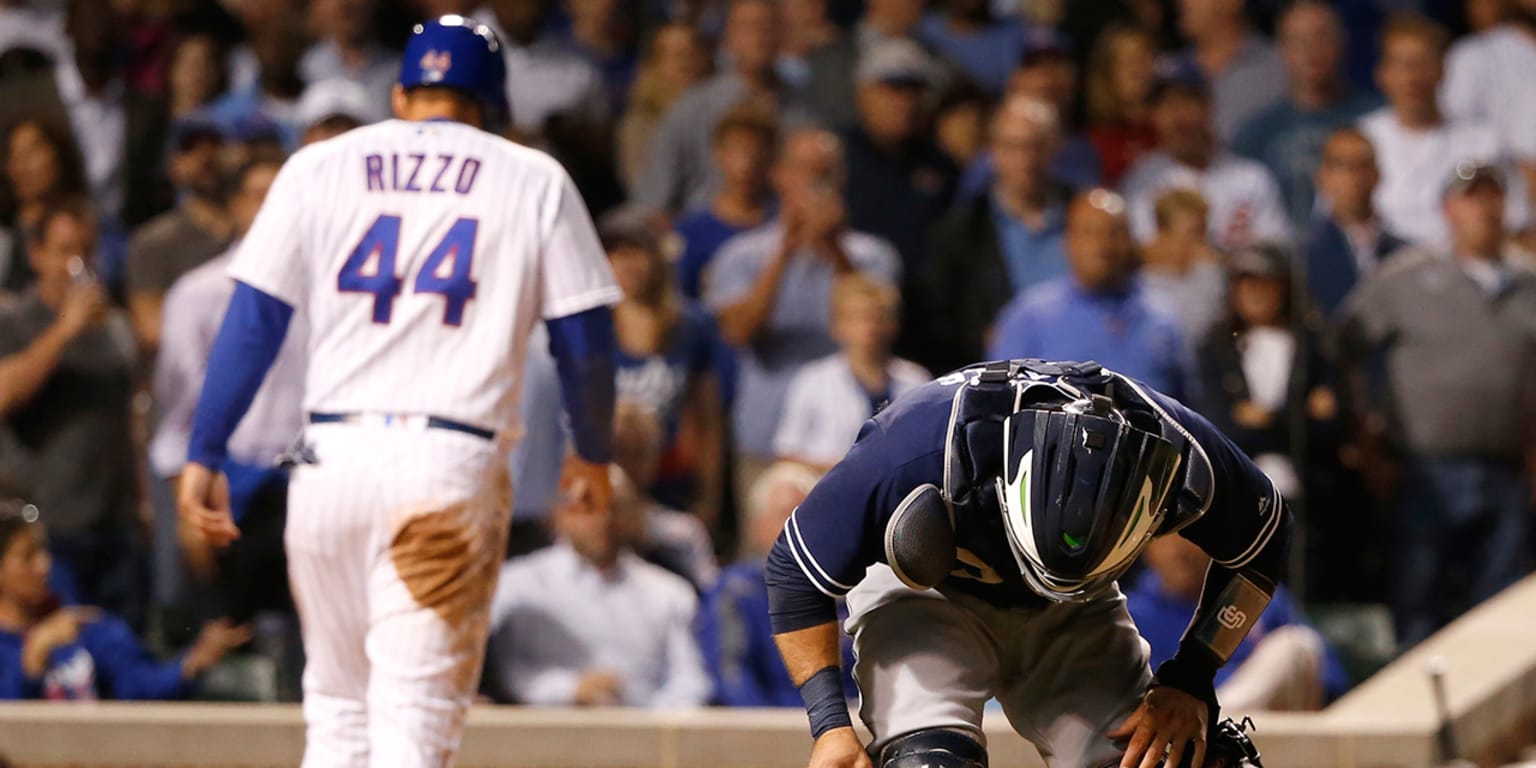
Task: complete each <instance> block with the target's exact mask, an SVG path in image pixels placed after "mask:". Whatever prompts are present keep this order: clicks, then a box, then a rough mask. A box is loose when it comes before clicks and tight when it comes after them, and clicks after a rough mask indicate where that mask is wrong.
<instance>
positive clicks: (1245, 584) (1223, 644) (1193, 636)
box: [1186, 573, 1274, 666]
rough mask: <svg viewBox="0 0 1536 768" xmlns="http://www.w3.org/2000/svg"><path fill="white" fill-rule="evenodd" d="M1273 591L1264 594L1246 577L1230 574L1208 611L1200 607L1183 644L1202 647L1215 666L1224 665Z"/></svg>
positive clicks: (1266, 603) (1256, 618)
mask: <svg viewBox="0 0 1536 768" xmlns="http://www.w3.org/2000/svg"><path fill="white" fill-rule="evenodd" d="M1273 591H1274V588H1273V587H1271V588H1269V589H1268V590H1266V589H1264V587H1262V586H1260V585H1259V584H1258V583H1256V582H1255V581H1254V580H1253V579H1250V578H1249V577H1248V576H1247V575H1246V574H1243V573H1236V574H1233V576H1232V580H1231V581H1229V582H1227V586H1226V587H1225V588H1223V589H1222V590H1221V592H1220V593H1219V594H1217V596H1216V599H1215V601H1214V602H1213V604H1212V605H1211V607H1210V608H1209V609H1206V607H1205V606H1204V605H1201V606H1200V607H1201V608H1202V609H1204V610H1202V611H1201V616H1200V617H1198V618H1196V619H1195V624H1194V626H1193V627H1191V628H1190V632H1189V634H1188V635H1187V636H1186V640H1193V641H1195V642H1197V643H1199V644H1200V645H1202V646H1204V648H1205V650H1207V651H1209V652H1210V654H1211V655H1212V656H1214V657H1216V661H1217V666H1220V665H1222V664H1225V663H1227V660H1228V659H1231V658H1232V654H1233V653H1234V652H1236V651H1237V646H1238V645H1239V644H1240V643H1242V642H1243V638H1245V637H1247V636H1248V631H1249V630H1251V629H1253V625H1254V624H1255V623H1256V622H1257V621H1258V620H1259V616H1260V615H1261V614H1263V613H1264V608H1265V606H1267V605H1269V598H1270V594H1271V593H1272V592H1273Z"/></svg>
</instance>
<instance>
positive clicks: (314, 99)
mask: <svg viewBox="0 0 1536 768" xmlns="http://www.w3.org/2000/svg"><path fill="white" fill-rule="evenodd" d="M380 114H381V113H379V112H378V111H377V109H375V104H374V101H373V100H372V99H371V98H369V96H368V89H366V88H364V87H363V86H361V85H358V84H357V83H354V82H352V81H351V80H342V79H332V80H321V81H320V82H316V83H311V84H310V85H309V87H308V88H305V89H304V96H303V97H301V98H300V99H299V109H298V112H297V114H295V116H294V117H295V122H296V123H297V124H298V126H299V143H300V144H301V145H303V146H308V145H310V144H314V143H315V142H317V141H325V140H326V139H331V138H335V137H337V136H340V135H341V134H343V133H346V132H347V131H350V130H352V129H353V128H357V127H358V126H362V125H367V124H368V123H372V122H374V121H376V120H378V119H379V115H380Z"/></svg>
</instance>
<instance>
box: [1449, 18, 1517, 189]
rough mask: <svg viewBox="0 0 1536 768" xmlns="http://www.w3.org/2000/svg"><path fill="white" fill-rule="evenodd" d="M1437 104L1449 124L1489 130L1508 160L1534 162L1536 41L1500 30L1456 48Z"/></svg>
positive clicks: (1504, 28) (1510, 26) (1509, 28)
mask: <svg viewBox="0 0 1536 768" xmlns="http://www.w3.org/2000/svg"><path fill="white" fill-rule="evenodd" d="M1440 104H1441V106H1442V107H1444V109H1445V113H1446V114H1447V115H1448V116H1450V118H1451V119H1452V120H1458V121H1462V122H1468V123H1482V124H1484V125H1487V126H1489V127H1491V128H1492V129H1493V130H1494V132H1495V133H1497V134H1498V138H1499V141H1500V143H1502V144H1503V146H1504V148H1505V149H1506V150H1508V151H1509V152H1510V153H1511V154H1513V155H1515V156H1516V157H1520V158H1522V159H1525V160H1528V161H1536V38H1533V37H1532V36H1531V35H1528V34H1526V33H1525V32H1522V31H1521V30H1520V29H1519V28H1518V27H1516V26H1515V25H1513V24H1501V25H1499V26H1497V27H1494V28H1492V29H1490V30H1488V31H1486V32H1483V33H1481V34H1478V35H1474V36H1472V37H1469V38H1466V39H1464V40H1462V41H1461V42H1459V43H1457V44H1456V45H1455V46H1454V47H1452V48H1451V52H1450V54H1449V55H1448V56H1447V57H1446V60H1445V80H1444V81H1443V82H1441V84H1440Z"/></svg>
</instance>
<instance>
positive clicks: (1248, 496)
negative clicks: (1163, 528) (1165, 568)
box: [1150, 392, 1286, 578]
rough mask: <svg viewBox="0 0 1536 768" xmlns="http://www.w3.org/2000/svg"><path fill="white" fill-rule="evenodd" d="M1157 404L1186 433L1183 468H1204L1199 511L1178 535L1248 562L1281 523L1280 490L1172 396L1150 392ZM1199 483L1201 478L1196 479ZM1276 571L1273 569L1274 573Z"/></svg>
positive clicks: (1238, 563)
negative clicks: (1187, 464) (1206, 477)
mask: <svg viewBox="0 0 1536 768" xmlns="http://www.w3.org/2000/svg"><path fill="white" fill-rule="evenodd" d="M1150 394H1151V396H1152V398H1153V399H1154V400H1155V401H1156V403H1157V405H1158V407H1160V408H1162V409H1163V410H1164V412H1165V413H1166V414H1167V415H1168V416H1169V417H1170V418H1171V419H1172V420H1173V422H1174V423H1175V424H1176V425H1177V426H1178V428H1179V429H1181V430H1183V431H1184V432H1185V433H1186V436H1187V438H1188V439H1189V441H1190V443H1191V447H1190V450H1189V452H1188V454H1187V455H1186V457H1185V460H1186V461H1188V462H1190V463H1191V465H1192V466H1190V467H1188V468H1187V470H1186V471H1187V473H1192V474H1194V475H1196V476H1198V475H1200V474H1202V473H1204V472H1208V473H1209V482H1208V484H1204V485H1205V486H1206V490H1205V494H1204V495H1205V498H1204V499H1202V500H1200V501H1199V502H1198V503H1200V504H1202V506H1203V508H1204V514H1202V515H1200V517H1199V518H1198V519H1196V520H1195V521H1194V522H1192V523H1190V524H1189V525H1188V526H1187V527H1185V528H1183V529H1182V530H1181V531H1180V533H1181V534H1182V535H1183V536H1184V538H1186V539H1189V540H1190V541H1192V542H1194V543H1195V544H1197V545H1199V546H1200V548H1201V549H1203V550H1205V553H1206V554H1208V555H1210V556H1211V559H1212V560H1214V561H1215V562H1216V564H1217V565H1220V566H1222V567H1225V568H1230V569H1233V570H1236V569H1240V568H1244V567H1246V566H1248V565H1249V564H1251V563H1252V562H1253V561H1254V559H1255V558H1257V557H1258V556H1259V554H1260V553H1261V552H1263V551H1264V550H1265V549H1266V548H1267V547H1268V546H1269V545H1270V544H1271V543H1272V542H1274V540H1275V536H1276V533H1277V532H1279V531H1281V530H1282V528H1284V527H1285V526H1284V525H1283V523H1284V522H1285V518H1286V514H1285V509H1284V504H1283V503H1282V502H1281V498H1280V493H1279V492H1278V491H1276V490H1275V486H1274V484H1273V483H1271V482H1270V481H1269V478H1268V477H1266V476H1265V475H1264V473H1263V472H1262V471H1260V470H1259V468H1258V467H1257V466H1256V465H1255V464H1254V463H1253V462H1252V461H1251V460H1249V459H1248V457H1247V456H1246V455H1244V454H1243V452H1242V450H1241V449H1240V448H1238V447H1237V445H1236V444H1234V443H1233V442H1232V441H1231V440H1228V439H1227V437H1226V436H1225V435H1223V434H1222V433H1221V431H1220V430H1218V429H1216V427H1214V426H1212V425H1211V423H1210V422H1209V421H1206V419H1205V417H1204V416H1201V415H1199V414H1197V413H1195V412H1194V411H1192V410H1190V409H1189V408H1186V407H1184V405H1183V404H1181V403H1179V402H1178V401H1177V400H1174V399H1172V398H1169V397H1167V396H1164V395H1161V394H1158V393H1156V392H1151V393H1150ZM1202 484H1203V483H1202ZM1279 575H1280V574H1279V573H1276V574H1274V576H1275V577H1276V578H1278V577H1279Z"/></svg>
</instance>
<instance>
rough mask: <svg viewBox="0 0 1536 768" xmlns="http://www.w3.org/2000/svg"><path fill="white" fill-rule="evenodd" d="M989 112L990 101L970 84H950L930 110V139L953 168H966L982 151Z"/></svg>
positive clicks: (985, 138)
mask: <svg viewBox="0 0 1536 768" xmlns="http://www.w3.org/2000/svg"><path fill="white" fill-rule="evenodd" d="M991 111H992V102H991V100H990V99H988V98H987V95H986V94H985V93H982V91H981V90H980V89H979V88H977V87H976V86H974V85H970V84H969V83H963V82H962V83H956V84H953V85H951V86H950V87H949V88H947V89H945V90H944V93H943V95H942V96H940V97H939V103H938V106H936V107H934V110H933V139H934V142H935V143H936V144H937V145H938V147H939V151H940V152H943V153H944V154H945V155H946V156H948V157H949V161H950V162H951V163H953V164H954V165H955V167H956V168H965V167H968V166H969V165H970V164H971V163H973V162H975V161H976V159H977V158H979V157H980V156H981V153H982V152H983V151H985V149H986V146H987V116H988V115H989V114H990V113H991Z"/></svg>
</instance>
